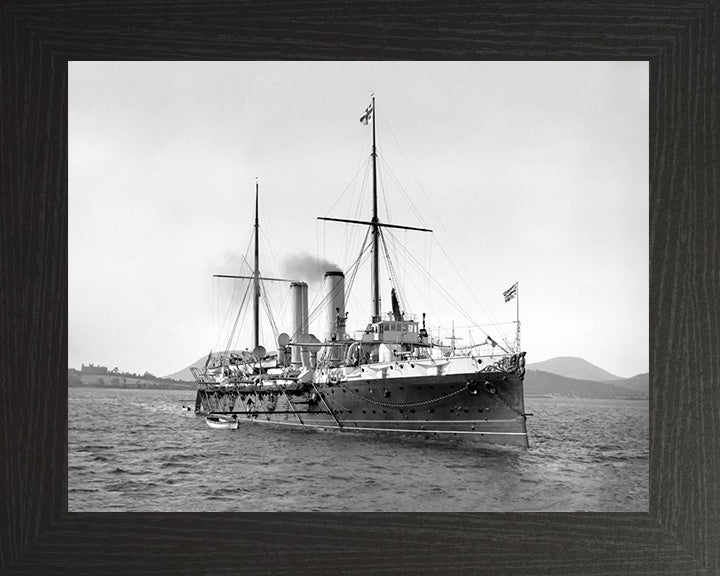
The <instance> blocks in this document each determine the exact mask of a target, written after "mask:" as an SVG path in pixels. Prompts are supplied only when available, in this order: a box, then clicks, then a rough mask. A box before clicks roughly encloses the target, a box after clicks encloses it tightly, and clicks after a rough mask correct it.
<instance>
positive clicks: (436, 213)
mask: <svg viewBox="0 0 720 576" xmlns="http://www.w3.org/2000/svg"><path fill="white" fill-rule="evenodd" d="M383 121H384V124H385V125H386V126H387V128H388V131H389V132H390V135H391V136H392V138H393V140H394V141H395V144H396V145H397V147H398V149H399V150H400V154H401V155H402V157H403V159H404V160H405V162H406V164H407V165H408V168H410V172H412V175H413V176H414V177H415V180H416V182H417V184H418V187H419V188H420V191H421V192H422V194H423V196H425V199H426V200H427V202H428V204H429V206H430V209H431V210H432V212H433V214H434V215H435V219H436V220H437V221H438V222H439V223H440V227H441V229H442V230H443V232H444V233H445V235H446V236H447V238H448V239H449V241H450V244H451V245H452V247H453V249H454V250H455V252H456V253H457V255H458V260H459V261H460V264H461V265H462V267H463V268H467V266H466V264H465V262H464V261H463V259H462V256H461V254H460V251H459V250H458V248H457V246H456V245H455V243H454V242H453V239H452V236H451V235H450V234H449V233H448V230H447V228H446V227H445V224H444V222H443V220H442V219H441V218H440V216H439V215H438V212H437V210H436V209H435V206H434V204H433V203H432V200H430V197H429V196H428V194H427V192H426V191H425V188H423V185H422V182H421V181H420V178H418V176H417V174H416V173H415V170H414V169H413V167H412V164H411V163H410V161H409V160H408V158H407V156H406V155H405V152H404V151H403V149H402V146H400V142H398V139H397V138H396V137H395V133H394V132H393V130H392V128H391V127H390V124H389V123H388V122H387V121H385V120H384V118H383ZM388 170H389V172H390V173H391V174H392V170H390V169H389V168H388ZM401 190H402V188H401ZM436 242H437V239H436ZM438 246H440V244H439V243H438ZM440 248H441V250H442V246H440ZM443 252H445V251H444V250H443ZM446 256H447V254H446ZM451 264H452V261H451ZM453 267H454V265H453ZM471 294H472V296H473V298H475V301H476V302H477V303H478V304H479V305H480V307H481V308H482V310H483V311H484V313H485V314H488V315H489V316H490V317H491V318H492V319H493V320H495V318H494V316H493V314H492V313H488V311H487V307H486V305H483V304H482V303H481V302H480V301H479V300H478V297H477V295H475V294H474V293H473V292H472V291H471Z"/></svg>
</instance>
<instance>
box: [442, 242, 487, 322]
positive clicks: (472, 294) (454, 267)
mask: <svg viewBox="0 0 720 576" xmlns="http://www.w3.org/2000/svg"><path fill="white" fill-rule="evenodd" d="M435 243H436V244H437V246H438V248H440V251H441V252H442V253H443V254H444V255H445V258H446V259H447V261H448V262H449V263H450V266H452V268H453V270H454V271H455V274H457V275H458V276H459V277H460V280H461V281H462V283H463V284H464V285H465V287H466V288H467V290H468V292H469V293H470V296H471V297H472V298H473V300H475V302H476V303H477V305H478V306H480V309H481V310H482V311H483V313H484V314H485V315H486V316H487V318H489V319H490V320H492V321H493V322H497V318H495V315H494V314H493V313H492V312H490V311H488V309H487V308H486V307H485V306H484V305H483V303H482V302H481V301H480V300H479V299H478V297H477V295H476V293H475V292H476V291H475V290H473V289H472V288H471V286H470V284H468V282H467V280H466V279H465V276H464V275H463V274H461V273H460V271H459V270H458V269H457V267H456V266H455V263H454V262H453V260H452V259H451V258H450V256H449V255H448V253H447V252H446V251H445V249H444V248H443V246H442V244H440V242H438V241H437V238H436V239H435Z"/></svg>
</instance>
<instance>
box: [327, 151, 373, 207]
mask: <svg viewBox="0 0 720 576" xmlns="http://www.w3.org/2000/svg"><path fill="white" fill-rule="evenodd" d="M365 164H366V165H367V161H366V162H365ZM362 169H363V164H360V166H358V169H357V171H356V172H355V175H354V176H353V177H352V178H351V179H350V182H348V185H347V186H345V190H343V191H342V192H341V193H340V196H338V197H337V199H336V200H335V202H333V204H332V206H330V208H329V209H328V211H327V212H326V213H325V216H327V215H329V214H330V213H331V212H332V211H333V208H335V206H337V204H338V202H340V200H342V197H343V196H344V195H345V193H346V192H347V191H348V190H349V189H350V186H352V184H353V182H355V179H356V178H357V177H358V175H359V174H360V170H362Z"/></svg>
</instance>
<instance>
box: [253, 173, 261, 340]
mask: <svg viewBox="0 0 720 576" xmlns="http://www.w3.org/2000/svg"><path fill="white" fill-rule="evenodd" d="M259 231H260V220H259V218H258V181H257V179H255V265H254V267H253V289H254V290H253V343H254V344H253V346H254V347H255V348H257V347H258V346H259V345H260V240H259V236H260V234H259Z"/></svg>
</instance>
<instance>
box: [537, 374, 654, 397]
mask: <svg viewBox="0 0 720 576" xmlns="http://www.w3.org/2000/svg"><path fill="white" fill-rule="evenodd" d="M624 382H625V381H624V380H622V381H621V383H624ZM525 394H527V395H528V396H546V395H556V396H570V397H573V396H576V397H578V398H643V397H647V392H645V393H643V392H641V391H638V390H630V389H628V388H625V387H624V386H618V385H617V384H616V383H610V382H597V381H593V380H579V379H575V378H566V377H565V376H559V375H558V374H551V373H550V372H543V371H541V370H528V371H527V372H526V373H525Z"/></svg>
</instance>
